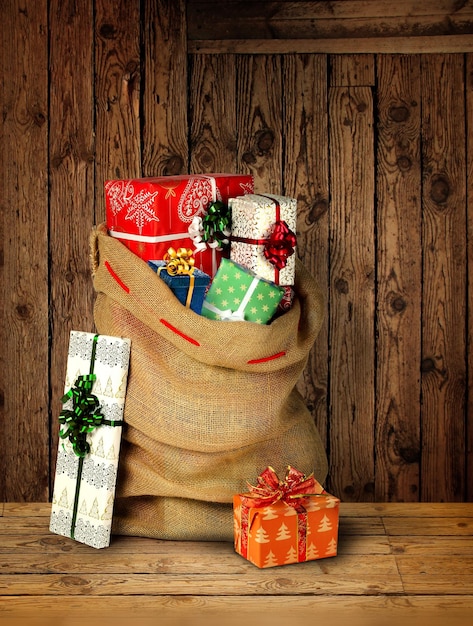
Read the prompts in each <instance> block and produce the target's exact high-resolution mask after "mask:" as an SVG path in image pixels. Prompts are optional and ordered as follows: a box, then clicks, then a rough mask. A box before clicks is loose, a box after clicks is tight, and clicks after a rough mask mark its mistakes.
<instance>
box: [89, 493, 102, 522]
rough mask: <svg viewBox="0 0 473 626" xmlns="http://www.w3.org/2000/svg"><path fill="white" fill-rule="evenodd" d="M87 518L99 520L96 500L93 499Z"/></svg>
mask: <svg viewBox="0 0 473 626" xmlns="http://www.w3.org/2000/svg"><path fill="white" fill-rule="evenodd" d="M89 517H93V518H94V519H100V514H99V503H98V501H97V498H94V501H93V503H92V506H91V507H90V511H89Z"/></svg>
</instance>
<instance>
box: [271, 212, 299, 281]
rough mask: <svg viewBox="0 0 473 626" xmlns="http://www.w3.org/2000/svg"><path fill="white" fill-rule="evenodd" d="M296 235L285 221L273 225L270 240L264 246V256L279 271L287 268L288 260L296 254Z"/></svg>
mask: <svg viewBox="0 0 473 626" xmlns="http://www.w3.org/2000/svg"><path fill="white" fill-rule="evenodd" d="M296 241H297V240H296V235H295V234H294V233H293V232H292V230H291V229H290V228H289V226H288V225H287V223H286V222H285V221H284V220H278V221H277V222H275V223H274V224H273V227H272V230H271V234H270V236H269V239H268V240H267V241H266V242H265V244H264V252H263V253H264V256H265V258H266V259H268V261H269V262H270V263H272V264H273V265H274V266H275V267H276V268H277V269H278V270H281V269H283V268H284V267H286V264H287V259H288V257H290V256H291V255H292V254H294V248H295V246H296Z"/></svg>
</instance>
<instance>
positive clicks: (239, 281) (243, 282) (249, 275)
mask: <svg viewBox="0 0 473 626" xmlns="http://www.w3.org/2000/svg"><path fill="white" fill-rule="evenodd" d="M283 296H284V288H283V287H278V286H277V285H275V284H274V283H271V282H270V281H267V280H264V279H262V278H260V277H258V276H255V275H254V274H253V272H250V271H249V270H247V269H246V268H244V267H242V266H241V265H238V264H237V263H234V262H233V261H231V260H230V259H222V261H221V263H220V267H219V268H218V271H217V274H216V275H215V277H214V279H213V281H212V284H211V285H210V289H209V290H208V292H207V294H206V296H205V299H204V303H203V305H202V315H204V316H205V317H208V318H209V319H212V320H228V321H248V322H256V323H258V324H267V323H268V322H269V321H270V320H271V318H272V317H273V315H274V313H275V312H276V309H277V308H278V305H279V303H280V302H281V299H282V298H283Z"/></svg>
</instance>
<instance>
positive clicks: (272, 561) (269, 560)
mask: <svg viewBox="0 0 473 626" xmlns="http://www.w3.org/2000/svg"><path fill="white" fill-rule="evenodd" d="M274 565H279V562H278V560H277V558H276V557H275V555H274V554H273V553H272V552H271V550H270V551H269V554H268V556H267V557H266V558H265V560H264V563H263V567H273V566H274Z"/></svg>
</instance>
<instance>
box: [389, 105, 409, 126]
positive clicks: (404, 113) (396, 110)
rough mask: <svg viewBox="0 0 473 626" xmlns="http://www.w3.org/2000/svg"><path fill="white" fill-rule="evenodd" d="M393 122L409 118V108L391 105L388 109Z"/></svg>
mask: <svg viewBox="0 0 473 626" xmlns="http://www.w3.org/2000/svg"><path fill="white" fill-rule="evenodd" d="M388 115H389V117H390V118H391V119H392V121H393V122H398V123H399V122H405V121H406V120H407V119H408V118H409V109H408V108H407V107H406V106H403V105H401V106H392V107H390V108H389V111H388Z"/></svg>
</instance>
